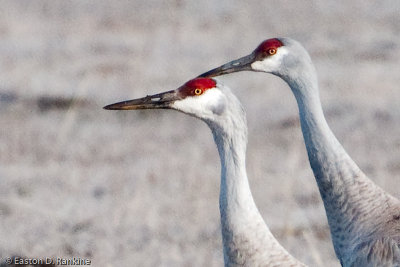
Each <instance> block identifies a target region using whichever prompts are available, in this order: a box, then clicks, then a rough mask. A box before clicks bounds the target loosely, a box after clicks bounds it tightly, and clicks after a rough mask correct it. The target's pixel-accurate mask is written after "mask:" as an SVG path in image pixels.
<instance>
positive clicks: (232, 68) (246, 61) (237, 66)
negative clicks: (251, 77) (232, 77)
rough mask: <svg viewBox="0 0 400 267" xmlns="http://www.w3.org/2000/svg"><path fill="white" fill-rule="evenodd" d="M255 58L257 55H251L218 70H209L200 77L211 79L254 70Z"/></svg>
mask: <svg viewBox="0 0 400 267" xmlns="http://www.w3.org/2000/svg"><path fill="white" fill-rule="evenodd" d="M255 58H256V56H255V53H251V54H250V55H248V56H245V57H242V58H239V59H236V60H233V61H231V62H229V63H226V64H224V65H222V66H220V67H218V68H215V69H212V70H209V71H207V72H205V73H203V74H201V75H199V77H209V78H211V77H215V76H220V75H224V74H228V73H233V72H238V71H244V70H252V68H251V64H252V63H253V62H254V60H255Z"/></svg>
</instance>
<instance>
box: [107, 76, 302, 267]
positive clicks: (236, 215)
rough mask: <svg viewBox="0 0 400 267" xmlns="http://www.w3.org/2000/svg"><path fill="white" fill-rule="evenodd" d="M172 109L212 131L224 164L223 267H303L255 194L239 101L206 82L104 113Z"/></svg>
mask: <svg viewBox="0 0 400 267" xmlns="http://www.w3.org/2000/svg"><path fill="white" fill-rule="evenodd" d="M154 108H170V109H175V110H178V111H181V112H183V113H186V114H189V115H191V116H194V117H196V118H199V119H201V120H203V121H204V122H206V123H207V125H208V126H209V128H210V129H211V131H212V134H213V137H214V141H215V143H216V145H217V148H218V152H219V156H220V161H221V184H220V196H219V206H220V216H221V231H222V240H223V250H224V262H225V266H248V267H252V266H266V267H275V266H276V267H277V266H288V267H297V266H305V265H304V264H302V263H300V262H299V261H298V260H296V259H295V258H294V257H293V256H291V255H290V254H289V253H288V252H287V251H286V250H285V249H284V248H283V247H282V246H281V245H280V244H279V242H278V241H277V240H276V239H275V238H274V236H273V235H272V233H271V232H270V230H269V228H268V226H267V225H266V224H265V222H264V220H263V218H262V216H261V214H260V213H259V211H258V209H257V206H256V204H255V202H254V199H253V196H252V194H251V190H250V185H249V182H248V179H247V173H246V166H245V164H246V162H245V156H246V146H247V124H246V115H245V111H244V109H243V107H242V105H241V104H240V102H239V100H238V99H237V98H236V97H235V96H234V95H233V94H232V92H231V91H230V90H229V88H227V87H226V86H224V85H222V84H221V83H219V82H217V81H215V80H213V79H206V78H198V79H194V80H191V81H189V82H187V83H185V84H184V85H183V86H181V87H180V88H178V89H176V90H173V91H168V92H165V93H161V94H156V95H153V96H147V97H144V98H140V99H135V100H129V101H123V102H119V103H116V104H112V105H108V106H106V107H105V109H117V110H118V109H124V110H128V109H154Z"/></svg>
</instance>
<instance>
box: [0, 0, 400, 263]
mask: <svg viewBox="0 0 400 267" xmlns="http://www.w3.org/2000/svg"><path fill="white" fill-rule="evenodd" d="M348 2H349V1H344V0H341V1H255V0H254V1H227V0H223V1H184V0H176V1H161V0H159V1H156V0H140V1H139V0H138V1H118V2H116V1H101V0H100V1H83V0H79V1H30V0H26V1H12V0H10V1H4V0H0V5H1V7H2V8H1V9H0V126H1V127H0V257H1V258H2V259H4V258H5V257H9V256H12V255H24V256H27V257H31V258H33V257H41V258H44V257H66V258H68V257H81V258H88V259H91V260H92V266H222V261H223V259H222V250H221V248H222V246H221V237H220V228H219V211H218V192H219V160H218V157H217V151H216V149H215V147H214V144H213V140H212V137H211V133H210V131H209V130H208V128H207V127H206V125H205V124H204V123H202V122H200V121H197V120H194V119H193V118H191V117H188V116H184V115H182V114H180V113H178V112H173V111H146V112H111V111H105V110H102V106H104V105H105V104H109V103H112V102H115V101H119V100H123V99H126V98H134V97H141V96H144V95H146V94H150V93H157V92H160V91H165V90H170V89H175V88H176V87H178V86H180V85H181V84H182V83H184V82H185V81H187V80H188V79H191V78H193V77H195V76H197V75H198V74H200V73H202V72H204V71H206V70H208V69H210V68H212V67H215V66H217V65H220V64H222V63H225V62H227V61H228V60H231V59H234V58H237V57H240V56H243V55H246V54H247V53H249V52H250V51H252V50H253V49H254V48H255V47H256V45H258V43H259V42H260V41H262V40H264V39H266V38H270V37H276V36H290V37H292V38H295V39H297V40H299V41H300V42H302V43H303V44H304V46H305V47H306V48H307V49H308V51H310V54H311V56H312V58H313V60H314V62H315V65H316V68H317V70H318V74H319V80H320V86H321V98H322V102H323V106H324V109H325V112H326V115H327V119H328V122H329V124H330V125H331V127H332V129H333V131H334V133H335V134H336V135H337V137H338V139H339V140H340V141H341V142H342V143H343V145H344V147H345V148H346V149H347V150H348V152H349V154H350V155H351V156H352V157H353V158H354V159H355V160H356V162H357V163H358V164H359V165H360V167H361V168H362V169H363V170H364V171H365V172H366V173H367V174H368V175H369V176H370V177H371V178H373V180H374V181H375V182H376V183H377V184H379V185H380V186H382V187H383V188H384V189H385V190H387V191H389V192H390V193H392V194H393V195H395V196H397V197H400V190H399V188H400V153H399V152H400V105H399V102H400V90H399V89H400V75H399V65H400V16H399V13H400V2H399V1H397V0H392V1H389V0H388V1H380V2H379V3H377V4H369V5H366V4H365V1H361V0H356V1H351V4H349V3H348ZM220 80H223V81H224V82H225V83H226V84H228V85H229V86H230V87H231V88H232V89H233V90H234V92H236V93H237V95H238V96H239V97H240V99H241V100H242V101H243V104H244V106H245V108H246V109H247V112H248V117H249V119H248V121H249V129H250V130H249V137H250V140H249V148H248V163H247V166H248V173H249V177H250V183H251V188H252V190H253V193H254V197H255V199H256V203H257V205H258V207H259V209H260V211H261V212H262V214H263V216H264V218H265V220H266V221H267V223H268V225H269V226H270V228H271V230H272V232H273V233H274V234H275V235H276V237H277V238H278V239H279V241H280V242H281V243H282V244H283V245H284V246H285V247H286V248H287V249H288V250H289V251H290V252H291V253H293V254H294V255H295V256H296V257H298V258H299V259H301V260H302V261H304V262H306V263H308V264H309V265H310V266H339V264H338V263H337V261H336V260H335V256H334V252H333V247H332V244H331V241H330V236H329V231H328V227H327V221H326V218H325V213H324V209H323V206H322V203H321V200H320V198H319V193H318V191H317V187H316V183H315V181H314V178H313V176H312V173H311V171H310V168H309V166H308V161H307V157H306V154H305V148H304V144H303V140H302V136H301V132H300V128H299V124H298V115H297V107H296V104H295V100H294V97H293V96H292V95H291V92H290V90H289V88H288V87H287V86H286V84H284V83H283V82H282V81H281V80H279V79H278V78H276V77H273V76H271V75H267V74H259V73H246V72H243V73H238V74H235V75H230V76H225V77H223V78H220Z"/></svg>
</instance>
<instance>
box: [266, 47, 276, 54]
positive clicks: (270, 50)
mask: <svg viewBox="0 0 400 267" xmlns="http://www.w3.org/2000/svg"><path fill="white" fill-rule="evenodd" d="M268 54H269V55H275V54H276V49H275V48H270V49H268Z"/></svg>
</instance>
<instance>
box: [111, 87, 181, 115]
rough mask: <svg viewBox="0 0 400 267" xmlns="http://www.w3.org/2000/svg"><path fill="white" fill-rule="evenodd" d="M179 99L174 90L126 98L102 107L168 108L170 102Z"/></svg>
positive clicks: (132, 108)
mask: <svg viewBox="0 0 400 267" xmlns="http://www.w3.org/2000/svg"><path fill="white" fill-rule="evenodd" d="M179 99H181V97H180V96H179V94H178V93H177V91H176V90H172V91H168V92H164V93H160V94H155V95H148V96H146V97H142V98H138V99H132V100H126V101H122V102H118V103H114V104H111V105H107V106H105V107H103V108H104V109H108V110H134V109H168V108H171V105H172V103H174V102H175V101H176V100H179Z"/></svg>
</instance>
